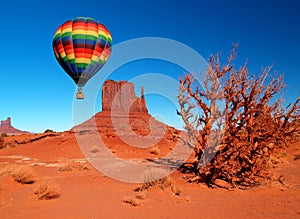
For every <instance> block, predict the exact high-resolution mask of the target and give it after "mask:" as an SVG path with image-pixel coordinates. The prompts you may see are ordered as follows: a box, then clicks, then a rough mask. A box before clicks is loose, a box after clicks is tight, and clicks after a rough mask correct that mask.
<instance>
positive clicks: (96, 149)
mask: <svg viewBox="0 0 300 219" xmlns="http://www.w3.org/2000/svg"><path fill="white" fill-rule="evenodd" d="M91 152H92V153H93V154H95V153H98V152H99V147H98V146H97V145H95V146H93V147H92V148H91Z"/></svg>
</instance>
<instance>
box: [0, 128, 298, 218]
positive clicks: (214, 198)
mask: <svg viewBox="0 0 300 219" xmlns="http://www.w3.org/2000/svg"><path fill="white" fill-rule="evenodd" d="M40 137H41V138H40ZM5 141H6V142H11V145H14V146H13V147H9V148H5V149H1V150H0V170H1V168H2V169H3V168H4V167H5V166H9V165H11V164H18V165H26V166H28V167H29V168H30V170H31V171H32V172H33V179H34V183H32V184H20V183H17V182H15V181H14V179H13V177H12V176H11V175H10V174H5V173H2V174H1V172H0V218H72V219H74V218H95V219H96V218H300V171H299V169H300V159H296V160H294V158H295V155H297V154H299V153H300V144H299V143H298V144H293V145H291V146H290V147H289V148H288V149H286V150H285V151H282V152H280V153H278V154H277V155H276V159H277V160H278V164H277V167H276V168H273V167H272V168H271V169H272V171H273V172H274V177H275V178H276V177H278V178H280V180H278V181H276V180H275V181H273V182H271V183H269V184H268V185H265V186H261V187H258V188H252V189H248V190H240V189H234V190H226V189H221V188H216V189H210V188H207V187H206V186H205V185H202V184H196V183H188V182H187V179H186V177H188V176H189V175H188V174H183V173H180V172H179V171H175V172H174V173H173V174H172V175H171V178H172V181H173V184H174V185H175V187H176V189H175V190H177V191H178V194H177V195H175V194H174V191H172V189H170V188H166V189H164V190H162V189H161V188H159V187H157V186H153V187H151V188H149V189H148V190H144V191H135V190H136V188H138V187H140V186H141V185H140V184H132V183H124V182H120V181H117V180H114V179H111V178H109V177H107V176H105V175H103V174H102V173H101V172H99V171H98V170H97V169H95V168H94V167H93V166H92V165H91V164H89V163H88V162H87V161H86V159H85V157H84V156H83V154H82V152H81V150H80V149H79V147H78V145H77V142H76V139H75V137H74V135H73V134H72V133H69V132H64V133H58V134H55V135H53V136H51V135H49V136H47V135H20V136H12V137H6V138H5ZM114 141H115V140H114V139H113V138H111V139H110V140H109V143H110V144H111V145H112V146H111V150H113V153H115V154H116V155H118V156H120V157H122V158H132V157H139V158H141V157H144V158H154V157H155V155H154V154H151V153H150V152H149V150H142V151H137V150H126V147H125V146H124V147H122V145H121V144H120V142H118V144H114ZM114 145H117V146H115V147H114ZM161 147H162V146H161ZM124 148H125V149H124ZM161 151H164V149H163V148H161ZM69 166H70V167H71V169H68V167H69ZM43 181H47V182H50V183H54V184H55V185H56V186H57V192H58V193H59V195H58V196H56V197H54V198H52V199H50V200H38V199H37V197H36V195H35V194H34V191H35V190H36V188H37V185H38V184H39V183H41V182H43ZM125 199H127V200H129V202H130V203H125V202H124V200H125ZM134 204H137V205H138V206H133V205H134Z"/></svg>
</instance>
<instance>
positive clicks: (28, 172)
mask: <svg viewBox="0 0 300 219" xmlns="http://www.w3.org/2000/svg"><path fill="white" fill-rule="evenodd" d="M4 174H9V175H11V176H12V177H13V179H14V180H15V181H16V182H18V183H21V184H32V183H34V178H33V171H32V169H31V168H30V167H28V166H26V165H18V164H10V165H4V166H2V167H1V168H0V175H4Z"/></svg>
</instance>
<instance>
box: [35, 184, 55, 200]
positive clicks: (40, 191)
mask: <svg viewBox="0 0 300 219" xmlns="http://www.w3.org/2000/svg"><path fill="white" fill-rule="evenodd" d="M57 189H58V186H57V185H56V184H55V183H54V182H51V181H49V180H45V181H42V182H40V183H39V184H38V185H37V187H36V188H35V190H34V194H35V195H36V196H37V199H38V200H49V199H53V198H58V197H59V193H58V192H57Z"/></svg>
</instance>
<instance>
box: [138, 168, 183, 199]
mask: <svg viewBox="0 0 300 219" xmlns="http://www.w3.org/2000/svg"><path fill="white" fill-rule="evenodd" d="M143 180H144V183H143V184H142V185H141V186H140V187H138V188H136V189H135V191H145V190H148V189H149V188H150V187H153V186H157V187H158V188H160V189H161V190H165V189H168V188H170V189H171V191H172V192H173V193H174V195H180V194H181V193H182V189H181V188H180V187H179V186H178V185H176V183H175V182H174V181H173V179H172V178H171V176H168V175H167V172H166V171H165V170H164V169H159V168H154V169H150V170H148V171H146V172H145V173H144V175H143Z"/></svg>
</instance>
